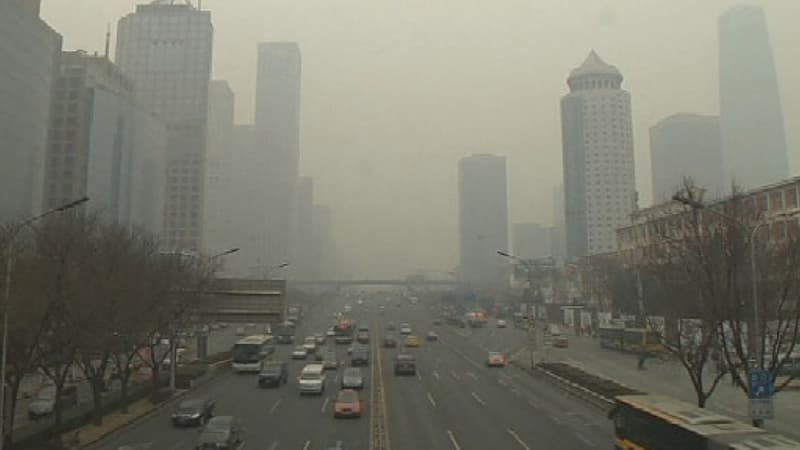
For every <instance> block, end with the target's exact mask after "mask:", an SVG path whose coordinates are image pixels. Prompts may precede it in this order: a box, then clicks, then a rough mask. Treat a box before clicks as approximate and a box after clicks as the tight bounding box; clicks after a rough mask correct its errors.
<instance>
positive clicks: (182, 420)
mask: <svg viewBox="0 0 800 450" xmlns="http://www.w3.org/2000/svg"><path fill="white" fill-rule="evenodd" d="M212 417H214V401H213V400H211V399H209V398H208V397H196V398H189V399H185V400H183V401H181V402H180V403H178V407H177V408H176V409H175V412H174V413H173V414H172V424H173V425H175V426H187V425H195V426H198V425H203V424H204V423H206V421H208V420H209V419H211V418H212Z"/></svg>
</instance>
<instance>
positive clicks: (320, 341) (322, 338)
mask: <svg viewBox="0 0 800 450" xmlns="http://www.w3.org/2000/svg"><path fill="white" fill-rule="evenodd" d="M314 342H316V344H317V345H323V344H325V335H324V334H322V333H317V334H315V335H314Z"/></svg>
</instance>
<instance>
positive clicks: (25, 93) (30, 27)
mask: <svg viewBox="0 0 800 450" xmlns="http://www.w3.org/2000/svg"><path fill="white" fill-rule="evenodd" d="M60 53H61V35H60V34H58V33H56V32H55V31H53V29H52V28H50V27H49V26H48V25H47V24H46V23H45V22H44V21H43V20H41V19H40V18H39V2H38V1H36V0H2V1H0V67H2V70H0V99H1V100H0V192H2V194H0V222H3V221H6V220H11V219H19V218H20V217H27V216H30V215H32V214H36V213H38V212H39V211H40V210H41V207H42V187H43V186H44V182H43V181H44V160H45V145H46V141H47V130H48V125H49V114H50V95H51V91H52V88H53V83H54V79H55V77H56V72H57V69H58V59H59V56H60ZM58 150H59V151H61V152H64V155H65V156H67V155H68V153H69V152H70V147H69V145H66V146H65V147H64V148H63V149H62V148H59V149H58ZM70 200H75V199H74V198H72V199H70Z"/></svg>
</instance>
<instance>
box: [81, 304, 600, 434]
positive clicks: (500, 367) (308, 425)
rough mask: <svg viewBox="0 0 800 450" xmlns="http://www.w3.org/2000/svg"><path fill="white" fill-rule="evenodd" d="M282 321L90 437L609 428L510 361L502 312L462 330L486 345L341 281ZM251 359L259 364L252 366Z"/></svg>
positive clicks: (431, 316)
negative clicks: (145, 409) (118, 425)
mask: <svg viewBox="0 0 800 450" xmlns="http://www.w3.org/2000/svg"><path fill="white" fill-rule="evenodd" d="M283 325H285V326H289V327H291V328H292V329H293V339H286V338H284V339H282V340H281V343H279V342H278V340H277V339H276V338H274V337H273V336H271V335H270V336H269V337H267V336H264V335H259V334H254V335H253V336H237V339H238V341H237V342H236V343H235V344H234V352H233V355H234V356H233V358H234V361H232V365H233V367H234V368H236V367H238V368H239V370H236V369H234V370H232V371H229V372H227V373H225V374H224V375H221V376H219V377H217V378H215V379H214V380H212V381H210V382H208V383H206V384H203V385H201V386H200V387H198V388H197V389H193V390H188V391H186V392H185V393H183V394H182V396H180V398H179V400H176V401H173V402H169V404H167V405H164V406H162V407H160V408H159V409H157V410H156V411H155V412H154V413H152V414H150V415H148V416H147V417H145V418H143V419H141V420H139V421H135V422H134V423H132V424H131V425H128V426H127V427H125V428H123V429H121V430H120V431H117V432H115V433H112V434H111V435H109V436H108V437H106V438H105V439H103V440H101V441H100V442H98V443H97V444H96V445H94V446H93V447H92V448H93V449H94V450H119V449H123V448H125V449H128V448H131V449H132V448H136V449H139V448H142V449H144V448H147V449H153V450H155V449H158V450H190V449H197V450H203V449H240V450H242V449H268V450H279V449H298V450H328V449H340V450H362V449H378V448H387V449H388V448H391V449H396V450H405V449H408V450H411V449H414V450H419V449H442V450H446V449H453V450H470V449H476V450H477V449H485V448H498V449H520V450H530V449H537V448H559V449H562V448H563V449H592V448H608V446H609V445H611V443H612V442H613V439H614V434H613V427H612V423H611V422H610V421H609V420H608V419H607V417H605V416H604V415H603V414H601V413H600V412H598V411H597V410H596V409H592V408H591V407H589V406H588V405H586V404H584V403H582V402H581V401H579V400H577V399H574V398H572V397H569V396H567V395H565V394H564V393H561V392H559V391H558V390H557V389H554V388H553V387H552V386H551V385H548V384H546V383H544V382H542V381H539V380H537V379H536V378H534V377H531V376H530V375H529V374H528V373H526V372H524V371H523V370H521V369H519V368H517V367H514V366H512V365H509V364H508V361H509V358H510V356H511V353H512V352H514V351H516V350H518V349H516V348H513V347H511V346H512V345H513V343H515V342H517V341H518V339H519V336H517V334H521V335H523V336H524V333H522V332H521V331H520V330H517V329H513V328H504V327H503V325H504V324H500V325H501V328H498V327H497V324H496V323H493V322H492V323H489V324H487V326H486V327H483V328H475V329H470V330H469V331H470V333H484V334H485V335H486V338H487V339H486V341H485V342H489V343H490V344H489V345H492V346H493V348H491V349H490V350H488V351H487V350H486V349H485V348H484V347H485V344H480V345H478V344H476V342H477V341H475V340H471V339H467V338H466V334H465V330H464V329H461V328H460V327H457V326H451V325H445V324H443V323H442V321H441V320H440V319H439V313H438V312H437V311H435V309H434V307H433V306H432V305H430V304H426V303H424V302H418V301H414V302H411V301H409V300H408V298H406V297H404V296H389V297H388V298H387V297H384V296H383V295H381V296H376V295H372V296H369V295H368V296H365V297H364V298H363V299H359V300H354V299H352V298H348V297H347V296H344V295H339V296H333V297H332V298H330V300H329V301H325V302H321V303H318V304H314V305H309V306H308V307H307V308H306V311H305V314H304V316H303V318H302V319H299V318H298V319H296V321H295V322H294V323H291V324H283ZM254 328H255V329H259V330H260V329H261V327H259V326H256V327H254ZM273 328H275V329H277V328H276V327H273ZM280 329H281V330H285V327H284V326H282V327H280ZM490 333H491V334H490ZM503 333H506V334H508V335H509V336H508V339H504V337H503ZM237 334H238V333H237ZM284 334H285V332H284ZM273 339H274V340H273ZM253 343H256V345H257V346H258V348H257V349H254V347H252V346H253ZM294 343H297V344H294ZM244 345H247V347H246V349H247V350H246V351H245V350H244V349H245V347H244ZM237 349H239V350H237ZM237 355H238V356H241V358H242V359H243V360H242V361H240V363H237V362H236V358H237ZM256 360H258V364H259V366H260V368H259V370H250V369H251V368H252V367H253V366H252V365H253V364H254V363H255V361H256ZM237 364H240V365H237Z"/></svg>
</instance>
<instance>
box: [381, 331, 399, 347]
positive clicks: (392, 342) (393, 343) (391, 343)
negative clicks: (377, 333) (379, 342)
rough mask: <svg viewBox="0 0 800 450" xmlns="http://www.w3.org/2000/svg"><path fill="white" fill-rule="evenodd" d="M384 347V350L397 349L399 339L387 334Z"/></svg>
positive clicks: (384, 338)
mask: <svg viewBox="0 0 800 450" xmlns="http://www.w3.org/2000/svg"><path fill="white" fill-rule="evenodd" d="M383 346H384V348H395V347H397V339H395V338H394V336H392V335H391V334H387V335H386V336H384V337H383Z"/></svg>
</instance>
